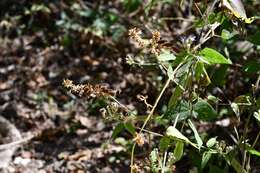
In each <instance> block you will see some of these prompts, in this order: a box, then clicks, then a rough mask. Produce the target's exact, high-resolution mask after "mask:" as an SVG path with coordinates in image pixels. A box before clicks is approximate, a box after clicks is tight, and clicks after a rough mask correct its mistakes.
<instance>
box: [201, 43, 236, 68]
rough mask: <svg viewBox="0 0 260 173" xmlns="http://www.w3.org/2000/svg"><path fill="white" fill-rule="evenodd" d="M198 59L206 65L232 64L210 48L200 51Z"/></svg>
mask: <svg viewBox="0 0 260 173" xmlns="http://www.w3.org/2000/svg"><path fill="white" fill-rule="evenodd" d="M200 59H202V60H203V61H205V62H207V63H208V64H210V65H212V64H232V62H231V61H230V60H229V59H227V58H225V57H224V56H223V55H222V54H220V53H219V52H218V51H216V50H214V49H212V48H207V47H206V48H204V49H203V50H201V51H200Z"/></svg>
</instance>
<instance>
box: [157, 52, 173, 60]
mask: <svg viewBox="0 0 260 173" xmlns="http://www.w3.org/2000/svg"><path fill="white" fill-rule="evenodd" d="M157 58H158V60H159V61H170V60H175V59H176V57H175V55H173V54H172V53H171V52H170V51H169V50H164V51H163V53H161V54H160V55H159V56H158V57H157Z"/></svg>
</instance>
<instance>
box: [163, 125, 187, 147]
mask: <svg viewBox="0 0 260 173" xmlns="http://www.w3.org/2000/svg"><path fill="white" fill-rule="evenodd" d="M166 135H167V136H170V137H172V138H174V139H178V140H180V141H184V142H186V143H191V142H190V140H189V139H188V138H187V137H186V136H184V135H183V134H182V133H181V132H180V131H179V130H178V129H176V128H175V127H173V126H169V127H168V128H167V130H166Z"/></svg>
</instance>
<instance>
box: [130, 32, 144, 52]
mask: <svg viewBox="0 0 260 173" xmlns="http://www.w3.org/2000/svg"><path fill="white" fill-rule="evenodd" d="M128 35H129V36H130V38H131V39H133V40H134V41H135V42H136V43H137V44H138V45H139V46H140V47H142V48H143V47H145V45H146V43H145V40H144V39H142V37H141V36H140V35H141V30H140V29H138V28H133V29H130V30H129V32H128Z"/></svg>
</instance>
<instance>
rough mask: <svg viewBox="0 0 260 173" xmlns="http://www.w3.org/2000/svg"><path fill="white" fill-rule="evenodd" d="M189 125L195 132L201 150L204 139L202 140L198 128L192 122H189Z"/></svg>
mask: <svg viewBox="0 0 260 173" xmlns="http://www.w3.org/2000/svg"><path fill="white" fill-rule="evenodd" d="M188 124H189V126H190V128H191V129H192V131H193V133H194V136H195V139H196V141H197V144H198V147H199V149H200V147H201V146H202V144H203V142H202V139H201V138H200V136H199V133H198V131H197V129H196V127H195V126H194V124H193V123H192V121H191V120H188Z"/></svg>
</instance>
